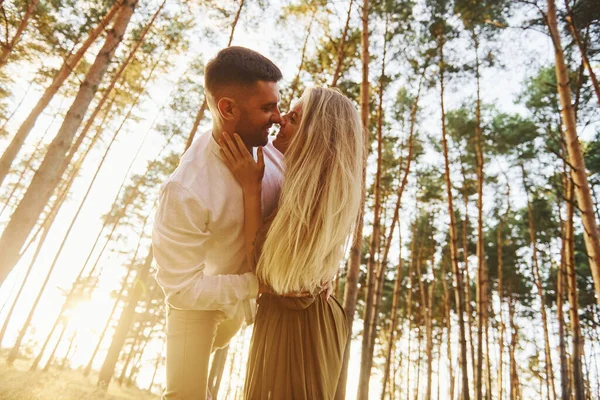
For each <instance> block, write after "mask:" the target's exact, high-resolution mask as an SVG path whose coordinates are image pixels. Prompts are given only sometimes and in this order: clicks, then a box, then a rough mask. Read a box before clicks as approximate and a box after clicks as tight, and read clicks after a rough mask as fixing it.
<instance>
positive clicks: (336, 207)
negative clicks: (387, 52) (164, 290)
mask: <svg viewBox="0 0 600 400" xmlns="http://www.w3.org/2000/svg"><path fill="white" fill-rule="evenodd" d="M224 137H225V139H224V140H223V141H222V143H221V151H222V155H223V159H224V161H225V163H226V164H227V166H228V167H229V169H230V170H231V171H232V173H233V175H234V176H235V177H236V179H237V180H238V182H239V183H240V184H241V186H242V189H243V192H244V233H245V238H246V254H247V257H248V262H249V264H250V266H251V267H252V268H255V271H256V275H257V277H258V279H259V281H260V282H261V293H262V294H261V295H260V298H259V300H258V304H259V307H258V313H257V315H256V322H255V325H254V331H253V335H252V343H251V345H250V356H249V360H248V367H247V372H246V387H245V397H246V399H249V400H262V399H276V400H279V399H319V400H321V399H322V400H326V399H332V398H333V397H334V395H335V390H336V387H337V382H338V379H339V375H340V371H341V366H342V359H343V354H344V349H345V346H346V342H347V340H348V337H349V336H348V335H349V327H348V323H347V321H346V317H345V313H344V310H343V308H342V306H341V305H340V304H339V303H338V302H337V300H335V299H334V298H333V297H330V298H327V296H325V295H324V289H325V287H326V286H327V283H329V282H331V281H332V279H333V278H334V276H335V274H336V273H337V271H338V269H339V265H340V262H341V261H342V257H343V253H344V245H345V244H346V243H347V239H348V237H349V235H350V234H351V233H352V230H353V226H354V224H355V222H356V219H357V215H358V212H359V207H360V200H361V182H362V165H363V151H364V149H363V147H364V139H363V130H362V127H361V122H360V118H359V115H358V113H357V111H356V109H355V108H354V106H353V104H352V103H351V102H350V100H349V99H348V98H346V97H345V96H344V95H342V94H341V93H340V92H338V91H337V90H333V89H326V88H311V89H307V90H306V91H305V92H304V94H303V96H302V98H301V99H300V101H299V102H298V104H297V105H296V106H295V107H294V109H293V110H292V111H291V112H290V113H288V114H286V115H285V116H283V117H282V122H281V130H280V133H279V135H278V139H277V140H276V141H275V142H274V145H275V146H277V147H278V148H279V149H280V150H281V151H282V152H284V154H285V163H286V172H285V174H284V183H283V187H282V192H281V197H280V199H279V205H278V209H277V210H276V211H275V212H274V213H273V214H272V215H271V216H270V217H269V218H268V219H267V220H266V221H264V222H263V221H262V220H261V214H260V207H261V205H260V198H261V196H260V195H261V179H262V174H263V170H264V162H263V157H262V150H261V149H259V150H258V161H257V162H255V161H254V160H253V159H252V157H251V155H250V154H249V153H248V151H247V149H246V148H245V146H244V144H243V142H242V140H241V139H240V138H239V136H237V135H234V138H233V139H232V138H231V137H230V136H228V135H224Z"/></svg>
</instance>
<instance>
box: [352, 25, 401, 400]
mask: <svg viewBox="0 0 600 400" xmlns="http://www.w3.org/2000/svg"><path fill="white" fill-rule="evenodd" d="M386 53H387V19H386V29H385V33H384V44H383V58H382V61H381V75H380V78H379V90H378V96H377V97H378V106H377V170H376V172H375V182H374V183H373V196H374V198H375V199H374V201H375V204H374V208H373V230H372V233H371V243H370V245H369V259H368V262H367V290H366V292H365V313H364V318H363V326H364V328H363V337H362V352H361V362H360V375H359V388H358V398H359V399H367V398H368V396H369V380H370V377H371V369H372V366H373V346H372V345H371V343H374V341H375V336H376V332H375V331H376V324H377V322H376V319H377V318H376V315H377V311H378V308H377V299H376V296H377V294H376V289H375V288H376V285H377V282H378V281H379V280H380V279H379V278H380V277H381V278H382V279H383V277H384V269H385V261H381V259H379V258H378V260H376V259H375V257H376V254H378V253H379V252H378V249H379V247H380V241H381V232H380V230H381V169H382V163H383V93H384V90H385V87H384V86H385V85H384V80H385V62H386ZM392 235H393V232H392V233H391V234H390V240H391V237H392ZM378 261H381V262H379V264H380V268H379V271H377V267H376V265H377V262H378Z"/></svg>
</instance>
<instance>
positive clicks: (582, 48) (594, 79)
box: [565, 0, 600, 105]
mask: <svg viewBox="0 0 600 400" xmlns="http://www.w3.org/2000/svg"><path fill="white" fill-rule="evenodd" d="M565 9H566V11H567V13H566V15H565V19H566V21H567V25H568V27H569V32H571V35H572V36H573V40H575V43H576V44H577V47H578V48H579V51H580V52H581V61H582V62H583V65H584V66H585V69H586V71H587V73H588V75H589V77H590V80H591V81H592V87H593V88H594V92H595V93H596V98H597V99H598V104H599V105H600V84H598V77H596V74H595V73H594V69H593V68H592V66H591V64H590V59H589V57H588V55H587V51H586V46H585V44H584V43H583V41H582V40H581V36H580V35H579V31H578V30H577V28H576V27H575V23H574V22H573V12H572V10H571V6H570V5H569V0H565Z"/></svg>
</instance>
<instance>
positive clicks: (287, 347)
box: [245, 216, 349, 400]
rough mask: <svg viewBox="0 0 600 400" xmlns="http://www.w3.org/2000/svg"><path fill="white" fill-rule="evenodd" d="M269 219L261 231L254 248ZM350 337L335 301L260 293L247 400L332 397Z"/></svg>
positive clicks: (315, 297)
mask: <svg viewBox="0 0 600 400" xmlns="http://www.w3.org/2000/svg"><path fill="white" fill-rule="evenodd" d="M272 217H273V216H271V217H270V218H269V219H267V221H265V226H264V227H263V229H262V230H261V232H259V237H258V238H257V239H258V241H259V243H258V245H257V249H260V248H262V244H263V243H264V236H265V233H266V231H267V230H268V227H269V226H270V222H271V221H272ZM261 236H262V237H261ZM259 251H260V250H259ZM348 338H349V328H348V322H347V320H346V314H345V313H344V309H343V308H342V306H341V305H340V303H339V302H338V301H337V300H336V299H335V298H333V297H330V298H329V300H328V301H326V300H325V295H324V294H321V295H316V296H307V297H284V296H279V295H276V294H270V293H265V294H262V295H261V296H260V297H259V299H258V312H257V315H256V320H255V323H254V331H253V332H252V341H251V344H250V355H249V358H248V366H247V371H246V383H245V398H246V400H271V399H272V400H330V399H333V398H334V396H335V391H336V388H337V384H338V379H339V376H340V371H341V368H342V360H343V357H344V350H345V348H346V344H347V342H348Z"/></svg>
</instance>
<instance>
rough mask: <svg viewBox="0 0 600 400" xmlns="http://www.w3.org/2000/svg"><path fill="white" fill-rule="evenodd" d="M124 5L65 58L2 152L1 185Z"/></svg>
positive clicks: (117, 6)
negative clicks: (37, 125)
mask: <svg viewBox="0 0 600 400" xmlns="http://www.w3.org/2000/svg"><path fill="white" fill-rule="evenodd" d="M122 6H123V5H122V2H121V1H116V2H115V4H114V5H113V6H112V7H111V9H110V10H109V11H108V12H107V13H106V15H105V16H104V17H103V18H102V20H101V21H100V23H99V24H98V26H97V27H96V28H94V29H93V30H92V31H91V32H90V33H89V35H88V38H87V39H86V41H85V42H84V43H83V44H82V45H81V48H80V49H79V50H77V52H76V53H75V54H73V55H71V56H69V58H67V60H65V62H64V63H63V64H62V66H61V67H60V70H59V71H58V73H57V74H56V76H54V79H53V80H52V83H51V84H50V86H49V87H48V88H47V89H46V90H45V91H44V94H43V95H42V97H41V98H40V99H39V100H38V102H37V103H36V105H35V106H34V107H33V109H32V110H31V112H30V113H29V115H28V116H27V118H26V119H25V121H23V123H22V124H21V126H20V127H19V130H18V131H17V133H16V134H15V136H14V137H13V139H12V140H11V142H10V144H9V145H8V147H7V148H6V150H5V151H4V153H3V154H2V158H0V186H2V182H3V181H4V178H6V175H8V172H9V171H10V167H11V165H12V163H13V162H14V160H15V158H16V157H17V154H18V153H19V150H21V147H22V146H23V143H24V142H25V139H26V138H27V136H28V135H29V132H31V129H33V126H34V125H35V122H36V120H37V118H38V117H39V116H40V114H41V113H42V112H43V111H44V109H45V108H46V107H47V106H48V104H50V101H51V100H52V98H53V97H54V95H55V94H56V93H57V92H58V90H59V89H60V88H61V86H62V85H63V83H64V82H65V81H66V80H67V78H68V77H69V75H70V74H71V71H73V70H74V69H75V67H76V66H77V63H78V62H79V61H80V60H81V58H82V57H83V56H84V55H85V53H86V52H87V50H88V49H89V48H90V46H91V45H92V44H93V43H94V42H95V41H96V39H97V38H98V36H100V34H102V33H103V32H104V29H105V28H106V26H107V25H108V24H109V23H110V21H111V20H112V19H113V17H114V16H115V14H116V13H117V11H118V10H119V9H120V8H121V7H122ZM2 280H3V279H0V282H1V281H2Z"/></svg>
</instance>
